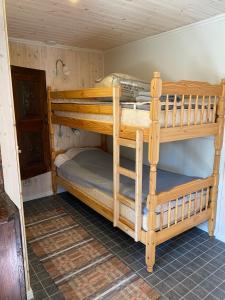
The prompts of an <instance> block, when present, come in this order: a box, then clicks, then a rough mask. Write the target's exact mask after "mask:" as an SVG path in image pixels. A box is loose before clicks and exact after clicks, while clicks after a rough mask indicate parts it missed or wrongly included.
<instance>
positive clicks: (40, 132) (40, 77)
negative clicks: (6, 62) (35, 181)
mask: <svg viewBox="0 0 225 300" xmlns="http://www.w3.org/2000/svg"><path fill="white" fill-rule="evenodd" d="M11 72H12V86H13V97H14V107H15V117H16V129H17V140H18V147H19V153H20V154H19V160H20V172H21V178H22V179H26V178H30V177H33V176H36V175H39V174H42V173H45V172H46V171H48V170H49V166H50V155H49V154H50V151H49V134H48V118H47V92H46V77H45V71H42V70H35V69H28V68H22V67H15V66H11Z"/></svg>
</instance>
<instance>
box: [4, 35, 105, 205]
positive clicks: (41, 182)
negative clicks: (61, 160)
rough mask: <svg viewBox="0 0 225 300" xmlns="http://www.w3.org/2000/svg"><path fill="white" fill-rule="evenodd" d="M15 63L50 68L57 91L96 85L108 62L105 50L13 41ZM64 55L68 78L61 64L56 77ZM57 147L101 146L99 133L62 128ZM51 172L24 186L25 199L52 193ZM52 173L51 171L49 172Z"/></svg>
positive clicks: (50, 83)
mask: <svg viewBox="0 0 225 300" xmlns="http://www.w3.org/2000/svg"><path fill="white" fill-rule="evenodd" d="M9 46H10V47H9V49H10V60H11V61H10V63H11V65H15V66H21V67H26V68H34V69H40V70H45V71H46V81H47V85H48V86H51V88H53V89H55V90H62V89H65V90H68V89H76V88H82V87H92V86H94V83H95V80H96V79H97V78H99V77H101V76H103V72H104V61H103V53H102V52H101V51H93V50H90V51H89V50H85V49H75V48H72V49H70V48H66V47H58V48H55V47H50V46H46V45H44V44H38V43H33V42H20V41H15V40H10V42H9ZM58 58H61V59H62V60H63V62H64V63H65V64H66V66H67V67H68V69H69V70H70V75H69V76H68V77H65V76H64V75H63V73H62V68H61V64H59V65H58V71H59V74H58V76H56V66H55V64H56V60H57V59H58ZM55 140H56V147H57V149H61V148H64V149H65V148H69V147H72V146H77V147H78V146H89V145H90V146H95V145H99V144H100V142H101V138H100V135H99V134H94V133H87V132H83V131H80V132H79V134H74V133H73V132H72V130H71V129H70V128H67V127H62V128H61V129H59V128H58V130H56V138H55ZM46 175H47V174H43V175H40V176H37V177H35V178H33V179H31V180H30V181H29V184H27V183H26V185H23V196H24V199H26V200H29V199H31V198H36V197H42V196H45V195H49V193H51V183H50V177H49V176H47V178H46ZM48 175H49V174H48Z"/></svg>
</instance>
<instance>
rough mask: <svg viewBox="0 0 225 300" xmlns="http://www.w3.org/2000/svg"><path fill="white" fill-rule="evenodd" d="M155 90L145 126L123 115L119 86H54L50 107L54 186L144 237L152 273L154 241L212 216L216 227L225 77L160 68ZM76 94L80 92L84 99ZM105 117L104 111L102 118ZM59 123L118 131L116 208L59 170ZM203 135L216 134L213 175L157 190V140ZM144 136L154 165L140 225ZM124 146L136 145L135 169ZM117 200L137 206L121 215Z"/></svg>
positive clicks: (136, 236) (152, 88) (153, 85)
mask: <svg viewBox="0 0 225 300" xmlns="http://www.w3.org/2000/svg"><path fill="white" fill-rule="evenodd" d="M150 94H151V98H152V99H151V102H150V104H149V110H148V111H146V110H145V112H143V116H144V114H145V117H146V113H147V114H148V118H149V122H146V123H144V124H142V125H139V121H138V116H139V115H137V116H136V117H135V116H134V121H132V123H131V124H127V123H126V122H123V121H122V119H123V114H124V113H125V110H126V109H127V108H123V104H122V103H121V102H120V97H121V87H120V86H114V87H110V88H90V89H83V90H74V91H51V89H50V88H49V90H48V105H49V106H48V107H49V126H50V140H51V149H52V183H53V191H54V192H56V189H57V185H59V186H63V187H64V188H65V189H66V190H67V191H69V192H70V193H72V194H73V195H74V196H76V197H77V198H78V199H80V200H81V201H83V202H84V203H85V204H87V205H88V206H90V207H91V208H93V209H94V210H96V211H97V212H98V213H100V214H101V215H103V216H104V217H106V218H107V219H109V220H110V221H113V224H114V226H117V227H119V228H120V229H121V230H123V231H124V232H126V233H127V234H128V235H130V236H131V237H132V238H134V239H135V241H141V242H142V243H143V244H145V245H146V265H147V269H148V271H150V272H152V271H153V266H154V263H155V249H156V246H157V245H159V244H161V243H163V242H164V241H166V240H168V239H170V238H172V237H174V236H176V235H178V234H180V233H182V232H184V231H186V230H188V229H190V228H192V227H194V226H196V225H198V224H200V223H202V222H204V221H208V229H209V235H210V236H212V235H213V234H214V227H215V216H216V200H217V193H218V176H219V174H218V173H219V162H220V153H221V147H222V142H223V130H224V100H225V99H224V98H225V82H224V81H223V82H222V83H221V84H219V85H211V84H208V83H203V82H196V81H179V82H162V80H161V78H160V73H158V72H155V73H154V74H153V79H152V81H151V85H150ZM162 95H164V100H163V101H162V99H161V96H162ZM171 95H172V101H171ZM108 98H110V99H111V102H104V101H103V102H101V101H102V99H108ZM72 99H79V102H76V101H73V100H72ZM87 100H88V102H87ZM97 100H100V101H99V102H97ZM128 110H129V108H128ZM135 113H136V112H135ZM89 116H90V117H89ZM93 116H94V117H93ZM100 116H106V118H105V119H102V118H100ZM130 116H132V115H130ZM125 119H126V118H125ZM54 124H58V125H64V126H69V127H72V128H80V129H84V130H87V131H93V132H98V133H101V134H103V135H113V208H111V209H110V208H109V207H107V206H106V205H104V204H103V203H102V202H100V201H98V199H97V198H95V197H94V196H92V195H91V194H90V193H87V192H86V191H85V189H81V188H80V187H78V186H76V185H75V184H74V183H72V182H70V181H69V180H66V179H65V178H63V177H61V176H59V175H58V174H57V169H56V167H55V165H54V161H55V158H56V156H57V155H58V154H59V153H62V152H64V151H65V150H59V151H58V150H56V149H55V146H54ZM204 136H214V138H215V143H214V145H215V157H214V168H213V174H212V175H211V176H209V177H207V178H204V179H194V180H192V181H190V182H187V183H184V184H181V185H178V186H176V187H174V188H172V189H170V190H167V191H163V192H161V193H157V191H156V176H157V164H158V162H159V149H160V144H161V143H166V142H172V141H178V140H186V139H193V138H198V137H204ZM144 142H146V143H149V153H148V160H149V164H150V175H149V194H148V197H147V204H146V205H147V212H148V213H147V230H144V229H143V227H142V207H141V206H142V166H143V143H144ZM121 146H124V147H128V148H133V149H135V151H136V152H135V153H136V160H135V171H131V170H129V169H126V168H123V167H121V166H120V147H121ZM120 175H123V176H127V177H129V178H132V179H133V180H134V181H135V199H129V198H128V197H126V196H124V195H122V194H121V193H120ZM120 205H124V206H127V207H129V208H130V209H133V210H134V214H135V219H134V222H131V221H130V220H128V219H127V218H124V217H123V216H121V214H120ZM163 205H166V207H167V209H166V211H165V210H164V209H163V208H162V207H163ZM165 219H166V222H165Z"/></svg>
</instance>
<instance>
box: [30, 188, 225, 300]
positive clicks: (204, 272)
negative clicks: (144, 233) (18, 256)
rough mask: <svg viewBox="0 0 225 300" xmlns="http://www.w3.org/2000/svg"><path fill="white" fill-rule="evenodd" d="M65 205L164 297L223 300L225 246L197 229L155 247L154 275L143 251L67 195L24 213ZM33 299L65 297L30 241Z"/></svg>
mask: <svg viewBox="0 0 225 300" xmlns="http://www.w3.org/2000/svg"><path fill="white" fill-rule="evenodd" d="M62 205H63V206H65V207H66V209H68V210H69V211H70V212H71V213H72V214H73V215H75V217H76V220H77V221H78V222H80V223H81V224H82V226H84V227H85V228H86V229H87V230H88V231H89V232H90V233H92V234H93V235H94V236H95V237H96V238H97V239H99V240H100V241H101V242H102V243H104V244H105V246H106V247H108V248H109V249H110V250H111V251H112V252H113V253H115V254H116V255H117V256H118V257H120V258H121V259H122V260H123V261H124V262H125V263H127V264H128V265H129V266H130V267H131V268H132V269H134V270H135V271H136V272H137V273H139V274H140V275H141V276H142V277H143V278H144V279H145V280H146V281H147V282H148V283H150V284H151V285H152V286H153V287H154V288H155V289H157V290H158V292H159V293H160V294H161V295H162V296H161V298H160V299H171V300H176V299H190V300H195V299H208V300H209V299H212V300H213V299H217V300H218V299H220V300H222V299H225V244H224V243H222V242H220V241H218V240H216V239H213V238H209V236H208V234H207V233H205V232H203V231H202V230H200V229H198V228H194V229H192V230H190V231H188V232H186V233H184V234H182V235H180V236H178V237H176V238H173V239H171V240H170V241H168V242H165V243H163V244H162V245H160V246H159V247H157V260H156V265H155V270H154V273H152V274H150V273H148V272H146V270H145V250H144V246H143V245H142V244H141V243H135V242H134V241H133V240H132V239H131V238H130V237H129V236H127V235H126V234H125V233H123V232H122V231H120V230H118V229H115V228H113V227H112V224H111V223H110V222H109V221H107V220H106V219H105V218H103V217H101V216H100V215H98V214H97V213H95V212H94V211H93V210H91V209H90V208H88V207H87V206H85V205H84V204H82V203H81V202H80V201H79V200H76V199H75V198H74V197H73V196H71V195H70V194H68V193H63V194H61V195H59V196H56V197H48V198H42V199H39V200H35V201H30V202H27V203H25V212H26V213H27V214H29V213H30V212H32V211H34V210H36V209H38V210H39V209H40V208H41V207H46V206H47V207H49V209H51V207H56V206H62ZM28 254H29V262H30V273H31V285H32V288H33V291H34V295H35V300H38V299H52V300H53V299H54V300H60V299H63V296H62V295H60V293H59V291H58V289H57V287H56V286H55V285H54V282H53V281H52V280H51V279H50V277H49V276H48V273H46V271H45V270H44V268H43V267H42V265H41V264H40V263H39V261H38V259H37V257H36V256H35V254H34V253H33V252H32V249H31V247H29V245H28Z"/></svg>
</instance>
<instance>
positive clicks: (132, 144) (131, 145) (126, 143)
mask: <svg viewBox="0 0 225 300" xmlns="http://www.w3.org/2000/svg"><path fill="white" fill-rule="evenodd" d="M118 143H119V144H120V146H124V147H128V148H134V149H135V148H136V142H135V141H133V140H128V139H123V138H118Z"/></svg>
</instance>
